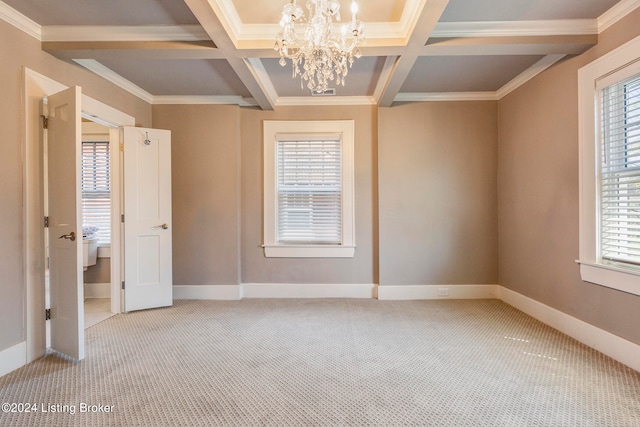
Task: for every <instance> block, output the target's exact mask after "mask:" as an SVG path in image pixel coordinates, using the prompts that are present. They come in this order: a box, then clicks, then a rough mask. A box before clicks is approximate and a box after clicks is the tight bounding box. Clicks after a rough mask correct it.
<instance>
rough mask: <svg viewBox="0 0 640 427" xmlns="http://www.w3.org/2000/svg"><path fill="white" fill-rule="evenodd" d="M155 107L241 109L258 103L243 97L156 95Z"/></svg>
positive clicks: (154, 99) (154, 98)
mask: <svg viewBox="0 0 640 427" xmlns="http://www.w3.org/2000/svg"><path fill="white" fill-rule="evenodd" d="M152 104H153V105H171V104H174V105H175V104H187V105H238V106H240V107H257V106H258V103H257V102H256V101H255V99H253V98H243V97H241V96H216V95H211V96H206V95H205V96H202V95H193V96H190V95H156V96H154V97H153V102H152Z"/></svg>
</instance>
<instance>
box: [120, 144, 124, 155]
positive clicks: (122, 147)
mask: <svg viewBox="0 0 640 427" xmlns="http://www.w3.org/2000/svg"><path fill="white" fill-rule="evenodd" d="M120 151H122V152H123V153H124V144H120Z"/></svg>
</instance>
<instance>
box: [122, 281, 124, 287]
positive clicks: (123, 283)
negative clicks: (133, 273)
mask: <svg viewBox="0 0 640 427" xmlns="http://www.w3.org/2000/svg"><path fill="white" fill-rule="evenodd" d="M122 289H124V280H123V281H122Z"/></svg>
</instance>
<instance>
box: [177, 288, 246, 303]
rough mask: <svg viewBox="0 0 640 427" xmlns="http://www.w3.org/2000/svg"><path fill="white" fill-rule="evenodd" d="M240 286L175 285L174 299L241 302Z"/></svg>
mask: <svg viewBox="0 0 640 427" xmlns="http://www.w3.org/2000/svg"><path fill="white" fill-rule="evenodd" d="M240 296H241V289H240V286H238V285H202V286H198V285H174V286H173V299H212V300H239V299H240Z"/></svg>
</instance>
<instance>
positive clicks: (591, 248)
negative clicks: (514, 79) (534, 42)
mask: <svg viewBox="0 0 640 427" xmlns="http://www.w3.org/2000/svg"><path fill="white" fill-rule="evenodd" d="M638 52H640V37H636V38H635V39H633V40H631V41H629V42H627V43H625V44H624V45H622V46H620V47H618V48H617V49H615V50H613V51H611V52H609V53H608V54H606V55H604V56H602V57H600V58H599V59H597V60H595V61H593V62H591V63H590V64H588V65H586V66H584V67H583V68H581V69H580V70H579V71H578V104H579V105H578V110H579V111H578V113H579V140H580V145H579V156H580V259H579V260H578V261H577V262H578V263H579V264H580V276H581V278H582V280H584V281H586V282H590V283H595V284H598V285H602V286H606V287H609V288H613V289H617V290H620V291H624V292H628V293H631V294H635V295H640V268H638V269H637V268H632V267H629V268H625V267H618V266H615V265H610V264H603V263H602V259H601V256H600V254H599V247H600V245H599V232H598V227H599V225H598V224H599V217H598V192H599V184H598V183H599V167H598V165H599V160H600V139H599V126H600V123H599V119H598V117H597V111H598V108H599V107H598V105H597V99H598V97H597V89H596V87H597V85H598V83H599V82H601V81H602V80H603V79H606V78H607V77H608V76H610V75H611V74H613V73H615V72H619V71H620V70H622V69H625V74H628V75H633V74H634V73H638V72H640V55H639V54H638ZM633 70H637V71H635V72H634V71H633ZM618 80H623V77H622V76H620V78H619V79H618Z"/></svg>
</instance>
